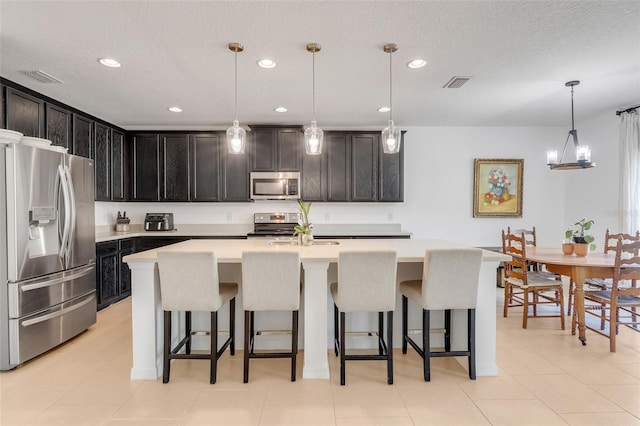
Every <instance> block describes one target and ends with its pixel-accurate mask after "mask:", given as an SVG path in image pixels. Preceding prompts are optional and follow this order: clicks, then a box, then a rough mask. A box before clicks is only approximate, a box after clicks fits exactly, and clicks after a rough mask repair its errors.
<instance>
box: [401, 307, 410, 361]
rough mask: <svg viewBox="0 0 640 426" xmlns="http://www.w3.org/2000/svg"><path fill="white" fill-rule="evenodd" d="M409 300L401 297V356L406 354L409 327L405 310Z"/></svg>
mask: <svg viewBox="0 0 640 426" xmlns="http://www.w3.org/2000/svg"><path fill="white" fill-rule="evenodd" d="M408 301H409V299H407V296H405V295H402V354H403V355H406V354H407V339H408V338H409V326H408V324H407V316H408V313H407V308H408V305H409V303H408Z"/></svg>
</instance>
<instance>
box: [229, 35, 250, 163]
mask: <svg viewBox="0 0 640 426" xmlns="http://www.w3.org/2000/svg"><path fill="white" fill-rule="evenodd" d="M229 50H231V51H232V52H234V65H235V66H234V68H235V73H234V74H235V93H234V94H235V120H233V126H231V127H229V128H228V129H227V150H228V152H229V154H244V149H245V146H246V143H247V132H246V131H245V130H244V129H243V128H242V127H240V123H239V122H238V52H242V51H243V50H244V46H242V45H241V44H240V43H229Z"/></svg>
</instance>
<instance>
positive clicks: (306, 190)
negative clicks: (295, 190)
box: [300, 149, 327, 201]
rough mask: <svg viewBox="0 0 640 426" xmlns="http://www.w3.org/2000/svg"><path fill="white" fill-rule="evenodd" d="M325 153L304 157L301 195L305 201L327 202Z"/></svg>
mask: <svg viewBox="0 0 640 426" xmlns="http://www.w3.org/2000/svg"><path fill="white" fill-rule="evenodd" d="M325 153H326V149H325ZM325 153H323V154H320V155H306V154H303V156H302V173H301V174H300V179H301V180H302V182H301V190H302V192H301V195H302V199H303V200H305V201H326V198H327V190H326V183H325V182H326V181H325V179H323V178H324V175H325V173H323V170H324V165H325V155H326V154H325Z"/></svg>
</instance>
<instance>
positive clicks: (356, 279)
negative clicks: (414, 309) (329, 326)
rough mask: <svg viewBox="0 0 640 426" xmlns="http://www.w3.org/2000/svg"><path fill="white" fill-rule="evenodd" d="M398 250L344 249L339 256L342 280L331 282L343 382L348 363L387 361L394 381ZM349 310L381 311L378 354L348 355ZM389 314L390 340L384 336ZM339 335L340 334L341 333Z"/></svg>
mask: <svg viewBox="0 0 640 426" xmlns="http://www.w3.org/2000/svg"><path fill="white" fill-rule="evenodd" d="M396 259H397V255H396V252H395V251H388V250H385V251H343V252H340V254H339V255H338V282H336V283H332V284H331V295H332V296H333V301H334V305H333V311H334V324H335V327H334V341H335V348H336V355H338V353H339V354H340V384H341V385H343V386H344V384H345V375H346V373H345V362H346V361H361V360H386V361H387V382H388V383H389V384H390V385H391V384H393V310H394V309H395V306H396V270H397V266H398V265H397V260H396ZM346 312H378V333H377V338H378V355H347V354H346V347H345V337H346V331H345V318H346V315H345V313H346ZM384 312H386V313H387V341H386V342H385V340H384V337H383V328H384ZM338 334H339V336H338Z"/></svg>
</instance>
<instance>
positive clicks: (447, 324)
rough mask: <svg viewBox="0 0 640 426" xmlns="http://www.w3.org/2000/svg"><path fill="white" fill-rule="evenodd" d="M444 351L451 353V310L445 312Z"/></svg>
mask: <svg viewBox="0 0 640 426" xmlns="http://www.w3.org/2000/svg"><path fill="white" fill-rule="evenodd" d="M444 351H445V352H451V309H445V311H444Z"/></svg>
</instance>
